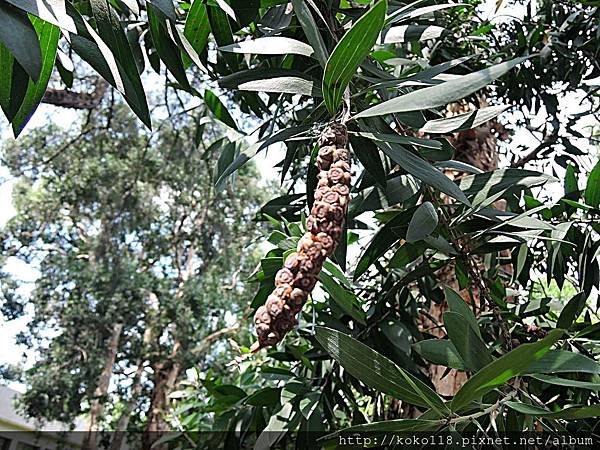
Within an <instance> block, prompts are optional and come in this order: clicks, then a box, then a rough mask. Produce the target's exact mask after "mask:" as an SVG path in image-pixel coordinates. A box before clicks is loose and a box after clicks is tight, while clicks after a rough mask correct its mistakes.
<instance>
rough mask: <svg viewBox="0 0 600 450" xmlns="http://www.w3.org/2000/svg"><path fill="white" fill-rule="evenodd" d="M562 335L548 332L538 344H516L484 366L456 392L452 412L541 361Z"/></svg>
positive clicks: (554, 331) (555, 331)
mask: <svg viewBox="0 0 600 450" xmlns="http://www.w3.org/2000/svg"><path fill="white" fill-rule="evenodd" d="M563 334H564V332H563V330H552V331H551V332H550V333H548V335H547V336H546V337H545V338H543V339H541V340H539V341H538V342H534V343H532V344H523V345H520V346H519V347H517V348H516V349H514V350H512V351H510V352H508V353H507V354H506V355H504V356H502V357H501V358H499V359H497V360H495V361H494V362H492V363H490V364H488V365H487V366H485V367H484V368H483V369H481V370H480V371H478V372H477V373H476V374H475V375H473V376H472V377H471V378H470V379H469V380H468V381H467V382H466V383H465V384H464V385H463V386H462V387H461V388H460V389H459V390H458V392H457V393H456V395H455V396H454V398H453V399H452V402H451V408H452V410H453V411H460V410H461V409H463V408H464V407H465V406H467V405H468V404H469V403H471V402H472V401H473V400H476V399H478V398H480V397H482V396H483V395H484V394H486V393H488V392H490V391H491V390H492V389H494V388H496V387H498V386H501V385H503V384H504V383H506V382H507V381H508V380H510V379H511V378H514V377H516V376H519V375H521V374H523V373H525V372H526V371H527V368H528V367H529V366H530V365H531V364H532V362H535V361H538V360H539V359H541V358H542V356H544V354H546V353H547V352H548V350H549V349H550V347H551V346H552V345H554V344H555V343H556V342H557V341H558V340H559V339H560V338H561V337H562V335H563Z"/></svg>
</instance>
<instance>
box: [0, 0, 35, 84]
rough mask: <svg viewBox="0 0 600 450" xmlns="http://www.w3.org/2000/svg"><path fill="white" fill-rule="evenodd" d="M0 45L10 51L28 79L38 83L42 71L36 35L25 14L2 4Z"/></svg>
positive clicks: (0, 4)
mask: <svg viewBox="0 0 600 450" xmlns="http://www.w3.org/2000/svg"><path fill="white" fill-rule="evenodd" d="M0 43H2V44H4V46H5V47H6V48H7V49H9V50H10V52H11V53H12V54H13V56H14V57H15V59H16V60H17V61H19V64H20V65H21V67H23V69H25V72H27V74H28V75H29V77H30V78H31V79H32V80H33V81H34V82H36V81H38V78H39V76H40V71H41V70H42V51H41V49H40V43H39V41H38V35H37V33H36V31H35V29H34V28H33V25H32V24H31V21H30V20H29V18H28V17H27V14H26V13H24V12H23V11H20V10H18V9H16V8H13V7H12V6H9V5H7V4H3V3H0ZM3 76H4V75H3Z"/></svg>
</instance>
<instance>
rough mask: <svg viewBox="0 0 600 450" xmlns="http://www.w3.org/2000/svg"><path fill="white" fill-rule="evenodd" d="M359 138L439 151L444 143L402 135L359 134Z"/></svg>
mask: <svg viewBox="0 0 600 450" xmlns="http://www.w3.org/2000/svg"><path fill="white" fill-rule="evenodd" d="M357 134H358V135H359V136H363V137H365V138H367V139H371V140H373V141H380V142H394V143H396V144H409V145H414V146H416V147H425V148H431V149H435V150H439V149H441V148H442V143H441V142H440V141H436V140H434V139H423V138H418V137H414V136H402V135H400V134H390V133H366V132H361V133H357Z"/></svg>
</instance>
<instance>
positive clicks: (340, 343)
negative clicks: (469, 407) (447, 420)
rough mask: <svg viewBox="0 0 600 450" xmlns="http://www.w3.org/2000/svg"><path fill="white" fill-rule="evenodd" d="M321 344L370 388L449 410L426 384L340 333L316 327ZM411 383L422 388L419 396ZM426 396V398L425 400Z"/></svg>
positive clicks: (406, 399) (408, 400) (420, 403)
mask: <svg viewBox="0 0 600 450" xmlns="http://www.w3.org/2000/svg"><path fill="white" fill-rule="evenodd" d="M316 329H317V334H316V337H317V341H319V343H320V344H321V345H322V346H323V347H324V348H325V350H327V352H328V353H329V354H330V355H331V356H332V357H333V358H334V359H335V360H336V361H337V362H338V363H339V364H340V365H342V367H344V369H346V370H347V371H348V372H349V373H350V374H351V375H352V376H354V377H355V378H357V379H359V380H360V381H362V382H363V383H365V384H366V385H367V386H369V387H371V388H374V389H377V390H378V391H381V392H383V393H386V394H389V395H392V396H394V397H396V398H398V399H400V400H403V401H406V402H408V403H412V404H414V405H418V406H426V407H428V406H429V405H430V404H434V405H435V406H436V408H438V409H439V410H441V411H445V410H447V407H446V405H445V404H444V401H443V400H442V399H441V398H440V396H439V395H437V393H436V392H435V391H434V390H432V389H431V388H430V387H429V386H427V385H426V384H425V383H423V382H422V381H420V380H419V379H417V378H415V377H413V376H412V375H410V374H408V373H406V372H405V371H403V370H402V369H401V368H400V367H398V366H396V365H395V364H394V363H393V362H392V361H390V360H389V359H388V358H386V357H385V356H383V355H381V354H379V353H377V352H376V351H374V350H372V349H371V348H369V347H367V346H366V345H365V344H363V343H361V342H359V341H357V340H356V339H354V338H351V337H350V336H347V335H345V334H343V333H341V332H339V331H337V330H333V329H331V328H325V327H316ZM405 377H406V378H408V379H410V380H411V381H412V383H414V385H415V386H417V387H418V389H419V391H420V392H419V393H417V392H415V390H414V389H413V387H412V386H411V384H409V383H408V382H407V381H406V378H405ZM422 396H423V397H422Z"/></svg>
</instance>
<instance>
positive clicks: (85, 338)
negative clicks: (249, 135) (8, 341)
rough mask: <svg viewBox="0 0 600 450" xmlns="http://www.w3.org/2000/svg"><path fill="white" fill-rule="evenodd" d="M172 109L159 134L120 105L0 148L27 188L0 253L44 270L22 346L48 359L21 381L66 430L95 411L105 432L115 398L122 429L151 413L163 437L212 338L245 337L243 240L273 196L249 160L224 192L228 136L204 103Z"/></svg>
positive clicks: (32, 406)
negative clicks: (216, 177) (219, 171)
mask: <svg viewBox="0 0 600 450" xmlns="http://www.w3.org/2000/svg"><path fill="white" fill-rule="evenodd" d="M171 112H172V113H173V116H172V118H171V119H168V120H166V121H165V122H164V123H162V124H161V126H160V127H159V130H158V131H157V132H156V133H153V134H150V133H147V132H145V131H144V130H143V129H140V127H139V126H138V125H137V124H136V122H135V119H134V118H133V117H132V116H131V114H130V113H129V112H128V109H127V108H125V107H124V106H123V105H121V104H118V103H117V104H113V105H112V106H111V108H102V109H100V110H98V111H97V112H96V111H92V112H90V113H89V114H87V115H86V116H85V117H83V118H82V119H81V126H78V125H76V126H73V127H72V128H71V129H69V130H63V129H61V128H58V127H56V126H54V125H51V124H50V125H47V126H44V127H41V128H40V129H36V130H34V131H32V132H31V133H30V134H29V135H28V136H27V137H26V138H23V139H21V140H20V141H19V142H18V143H17V142H15V143H13V144H9V145H5V146H4V148H3V153H2V156H3V163H4V164H5V165H6V167H8V168H9V169H10V171H11V174H12V175H13V176H14V177H18V180H19V181H18V183H17V185H16V187H15V194H14V204H15V206H16V209H17V213H16V215H15V217H13V218H12V219H11V220H10V221H9V223H8V224H7V226H6V228H5V230H4V231H3V235H2V237H3V240H2V242H3V249H4V254H5V255H6V256H13V257H16V258H19V259H22V260H24V261H26V262H27V263H30V264H32V265H33V267H37V268H39V271H40V275H39V278H38V279H37V281H36V284H35V289H34V291H33V293H32V294H31V296H30V297H29V298H28V299H26V302H27V305H29V309H28V310H30V311H32V318H31V320H30V322H29V324H28V328H27V331H24V332H23V333H21V335H20V338H19V339H20V341H21V342H22V343H25V344H27V346H28V347H30V348H31V349H35V350H36V351H37V352H38V353H39V355H38V357H36V359H35V362H34V364H33V366H32V367H31V368H30V369H28V370H27V371H26V373H25V376H24V379H23V381H24V382H25V384H26V385H27V392H26V393H25V395H24V396H23V397H22V399H21V403H22V407H23V409H24V411H26V413H27V414H28V415H29V416H32V417H39V418H43V419H49V420H51V419H58V420H62V421H65V422H70V421H72V420H73V419H75V418H76V417H77V416H79V415H80V414H81V413H82V412H85V411H89V415H90V425H89V426H90V431H91V432H96V431H98V430H100V429H102V428H105V427H106V423H104V424H103V420H105V418H104V417H103V412H104V411H105V407H106V406H107V405H109V406H110V405H111V404H112V403H114V402H115V401H119V402H122V403H124V404H127V405H128V406H126V407H125V409H124V411H123V416H124V417H123V420H122V421H121V422H120V426H121V427H123V428H124V429H127V421H128V420H129V419H130V416H131V415H132V413H133V410H135V411H138V412H139V413H142V412H143V413H145V415H146V420H145V421H146V424H145V427H146V429H147V431H148V433H149V434H148V435H147V439H148V440H151V439H156V437H155V435H156V433H157V432H160V431H162V430H164V429H166V425H165V422H164V420H163V416H164V414H165V412H166V410H167V404H168V402H167V398H168V395H169V393H170V392H171V391H172V390H173V388H174V386H175V385H176V383H177V381H178V380H179V379H180V378H181V376H183V375H184V373H185V370H186V369H188V368H190V367H194V366H195V365H197V364H198V363H199V362H201V361H203V360H204V358H205V356H206V354H207V353H211V345H210V344H213V343H214V338H210V335H211V334H212V333H214V332H216V331H219V330H223V329H224V332H223V333H222V335H223V337H225V336H227V332H229V333H231V332H233V331H240V332H242V331H243V330H239V328H240V323H239V321H240V320H243V316H244V310H245V308H246V306H245V303H244V299H245V295H247V294H246V293H247V290H246V288H245V287H244V285H243V283H242V281H243V279H244V278H245V277H246V276H247V275H248V273H249V271H250V270H252V268H253V265H255V264H256V260H255V258H254V256H253V251H252V249H249V248H247V246H249V245H250V244H251V243H252V239H253V237H254V236H255V232H254V231H253V229H254V225H253V224H252V219H253V215H254V212H255V210H256V208H257V207H258V206H259V205H260V204H261V203H262V202H263V199H264V198H265V197H264V195H265V194H264V193H265V192H266V191H265V190H264V188H261V187H259V186H258V184H257V183H259V178H260V177H259V175H258V174H257V172H256V171H255V169H254V168H253V167H252V166H249V167H248V169H247V170H244V171H243V172H240V173H239V175H238V176H237V177H236V180H235V181H232V182H230V183H227V184H225V183H223V184H222V185H221V186H219V187H215V186H214V185H213V173H214V171H215V169H216V166H217V161H218V154H217V153H216V152H218V151H219V150H220V149H221V148H222V147H223V146H227V145H228V144H227V139H226V138H223V137H220V136H219V135H218V133H219V132H220V131H219V127H218V126H216V125H211V124H206V125H202V126H200V127H199V128H198V127H197V126H196V125H197V120H196V117H197V116H196V115H195V114H202V109H201V108H199V109H197V110H196V111H195V112H194V115H191V113H187V112H181V111H177V108H173V109H171ZM232 185H235V191H236V192H235V195H233V194H232ZM4 286H6V285H5V283H4V282H3V287H4ZM6 288H10V290H11V291H13V292H14V288H15V286H6ZM8 294H9V292H5V295H8ZM23 301H25V300H24V299H23ZM225 312H227V313H228V314H229V315H230V316H231V318H230V322H231V321H232V320H233V323H226V322H225ZM3 313H4V315H5V316H6V317H7V318H9V319H10V318H13V317H15V316H19V315H21V314H22V313H23V304H22V303H19V302H16V301H12V302H6V303H4V304H3ZM236 321H237V322H236ZM207 336H208V337H209V339H212V341H209V342H207V343H206V344H207V345H206V346H205V348H203V347H202V345H201V344H202V342H203V339H204V338H206V337H207ZM221 351H222V350H221ZM111 384H112V385H115V386H117V392H111V391H109V386H110V385H111ZM137 416H138V420H137V423H136V426H140V417H141V416H140V415H139V414H138V415H137ZM152 433H154V436H153V435H152ZM95 438H96V436H95V435H94V434H90V435H88V437H87V442H86V446H87V448H95V442H94V439H95ZM148 445H150V443H148Z"/></svg>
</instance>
